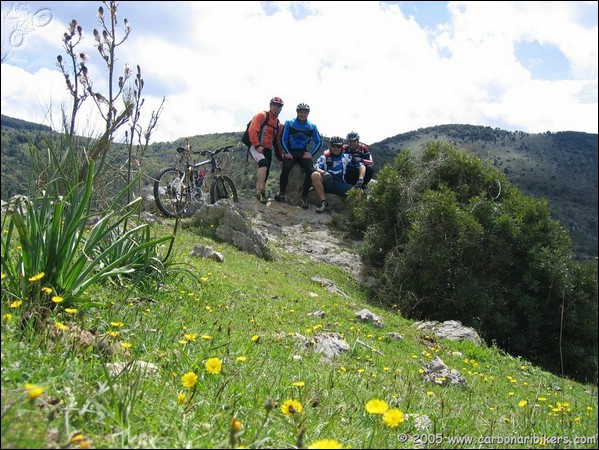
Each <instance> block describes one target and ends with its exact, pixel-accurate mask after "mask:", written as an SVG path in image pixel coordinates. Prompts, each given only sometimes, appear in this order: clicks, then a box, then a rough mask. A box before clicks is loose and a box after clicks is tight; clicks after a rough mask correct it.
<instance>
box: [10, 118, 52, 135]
mask: <svg viewBox="0 0 599 450" xmlns="http://www.w3.org/2000/svg"><path fill="white" fill-rule="evenodd" d="M1 122H2V127H3V128H4V127H8V128H14V129H16V130H23V131H52V128H50V127H48V126H46V125H40V124H37V123H33V122H27V121H26V120H21V119H15V118H13V117H8V116H5V115H4V114H2V115H1Z"/></svg>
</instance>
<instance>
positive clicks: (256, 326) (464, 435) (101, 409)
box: [1, 227, 597, 448]
mask: <svg viewBox="0 0 599 450" xmlns="http://www.w3.org/2000/svg"><path fill="white" fill-rule="evenodd" d="M155 231H156V234H157V235H165V234H168V233H169V229H168V228H161V227H158V228H157V229H156V230H155ZM197 243H201V244H207V245H211V246H212V247H213V248H215V250H217V251H219V252H221V253H222V254H223V255H224V258H225V261H224V263H217V262H214V261H211V260H203V259H198V258H193V257H190V256H189V255H188V253H189V251H190V250H191V249H192V248H193V246H194V245H195V244H197ZM174 251H175V253H174V257H175V259H176V260H177V261H179V262H181V263H185V264H188V265H189V267H190V268H191V270H192V272H193V273H194V276H193V277H190V276H185V275H183V274H180V275H178V276H176V277H175V276H173V277H171V278H169V279H168V280H167V282H166V283H165V284H164V285H162V286H160V288H159V289H158V290H157V292H143V293H141V292H136V293H134V294H133V297H131V296H130V295H128V293H126V292H125V291H124V290H117V289H116V288H113V287H111V286H109V285H106V286H103V287H101V288H94V289H95V291H93V292H90V296H91V298H92V299H94V300H97V301H98V304H101V303H104V304H108V305H110V306H108V307H105V308H99V307H93V308H90V309H87V310H85V312H77V313H74V314H68V313H67V312H66V311H65V308H62V307H61V306H59V307H57V308H56V309H55V310H53V311H52V312H51V315H50V317H49V318H48V319H47V321H45V322H42V323H36V321H35V320H29V321H28V322H25V321H23V320H22V319H23V314H27V313H30V312H31V311H24V310H22V308H23V305H21V306H17V307H14V306H15V303H14V302H6V301H5V302H3V303H2V438H1V439H2V448H42V447H69V448H73V447H82V448H85V447H86V446H87V447H89V446H91V447H95V448H223V447H240V448H241V447H245V448H290V447H293V446H298V447H304V448H307V447H309V446H310V445H312V444H314V443H315V442H317V441H319V440H322V439H330V440H334V441H335V442H328V444H329V445H330V444H335V443H337V444H340V445H343V447H344V448H540V447H544V448H596V447H597V387H596V386H590V385H582V384H579V383H575V382H573V381H571V380H567V379H564V378H559V377H557V376H555V375H552V374H550V373H547V372H544V371H542V370H540V369H538V368H536V367H534V366H532V365H530V364H529V363H528V362H527V361H524V360H522V359H519V358H516V357H512V356H509V355H506V354H505V353H503V352H502V351H500V350H499V349H497V348H494V347H491V348H488V347H477V346H475V345H473V344H471V343H467V342H452V341H448V340H444V339H438V338H435V337H434V336H426V335H424V334H422V333H421V332H419V331H418V330H416V328H415V327H413V326H412V322H411V321H409V320H407V319H405V318H403V317H402V316H401V313H400V311H397V310H389V309H383V308H380V307H378V306H377V305H376V304H373V303H371V302H370V300H369V299H370V298H371V295H370V293H369V292H368V291H366V290H364V289H363V288H361V287H359V286H358V284H357V283H356V281H355V280H353V279H352V278H351V277H350V276H349V275H348V274H346V273H345V272H343V271H342V270H341V269H339V268H337V267H333V266H329V265H326V264H319V263H314V262H312V261H311V260H309V259H307V258H303V257H298V256H297V255H290V254H288V253H286V252H284V251H282V250H280V249H275V248H273V251H274V253H275V255H276V260H275V261H264V260H261V259H258V258H256V257H254V256H252V255H249V254H246V253H243V252H239V251H238V250H237V249H236V248H235V247H233V246H231V245H228V244H223V243H219V242H215V241H212V240H210V239H208V238H206V237H202V236H200V235H198V234H194V233H193V232H192V231H191V230H180V231H179V235H178V237H177V241H176V244H175V250H174ZM314 276H321V277H324V278H328V279H331V280H333V281H334V282H335V283H336V285H337V286H338V287H339V288H340V289H341V290H342V291H343V292H344V293H346V294H347V295H348V297H347V298H345V297H342V296H339V295H335V294H333V293H331V292H329V291H327V290H326V289H325V288H324V287H323V286H321V285H320V284H318V283H315V282H314V281H312V280H311V278H312V277H314ZM3 277H4V275H3ZM4 282H5V280H4V279H3V281H2V283H3V284H4ZM42 284H43V280H42ZM315 294H316V295H315ZM11 306H13V307H11ZM363 308H368V309H369V310H370V311H372V312H374V313H375V314H378V315H379V316H381V317H383V318H384V326H383V328H376V327H374V326H372V325H370V324H367V323H358V322H357V321H356V319H355V315H354V314H355V312H357V311H358V310H360V309H363ZM317 310H323V311H325V315H324V317H321V318H318V317H315V316H311V315H309V313H312V312H315V311H317ZM57 322H58V323H59V326H60V324H62V325H64V326H60V328H63V329H62V330H61V329H59V326H57V325H56V323H57ZM65 327H67V328H65ZM82 330H86V331H89V333H84V332H83V331H82ZM321 332H336V333H339V334H340V335H341V336H343V338H344V339H345V341H346V342H347V343H348V344H349V347H350V351H349V352H347V353H344V354H343V355H341V356H339V357H337V358H334V359H326V358H324V357H323V356H322V355H320V354H316V353H314V352H313V351H312V350H311V349H310V348H309V347H306V346H305V345H304V344H303V343H302V340H301V339H299V338H298V337H297V334H300V335H302V336H304V337H307V338H310V337H311V336H314V335H316V334H318V333H321ZM389 332H398V333H400V334H401V335H402V336H403V339H402V340H399V341H398V340H392V339H389V338H388V337H387V333H389ZM103 339H104V340H105V341H106V343H107V344H102V345H99V344H98V342H99V341H101V340H103ZM435 356H439V357H440V358H441V359H443V361H444V362H445V363H446V364H447V365H448V366H450V367H452V368H454V369H456V370H458V371H459V372H460V373H461V374H462V376H463V377H464V378H466V380H467V386H465V387H459V386H452V385H436V384H433V383H430V382H425V381H423V380H422V378H421V373H420V372H421V369H422V368H423V367H424V366H425V365H426V364H427V363H428V362H429V361H430V360H431V359H432V358H434V357H435ZM209 358H218V360H219V361H221V362H222V370H221V371H220V372H219V373H216V374H212V373H209V372H208V371H207V370H206V367H205V362H206V360H208V359H209ZM139 361H145V362H148V363H152V364H153V365H154V369H153V370H150V369H148V370H145V371H144V370H141V369H139V366H137V365H135V362H139ZM115 362H123V363H129V365H128V366H126V368H125V370H124V371H123V372H122V373H121V374H119V375H111V374H110V370H109V367H110V366H108V365H107V364H111V363H115ZM190 372H193V373H195V374H196V375H197V384H195V386H194V387H184V386H183V385H182V377H183V376H184V375H185V374H188V373H190ZM27 383H29V384H33V385H36V386H39V387H42V388H43V392H42V393H41V395H39V396H37V397H36V395H35V394H37V392H35V391H29V394H31V396H32V397H35V398H29V396H28V391H27V390H26V389H25V388H24V386H25V384H27ZM373 399H380V400H384V401H385V402H386V403H387V405H388V406H389V408H398V409H399V410H401V412H402V413H403V414H404V417H405V419H406V420H405V421H404V422H402V423H400V424H399V425H398V426H397V427H389V426H387V425H386V423H385V422H384V421H383V420H382V418H381V416H380V415H374V414H370V413H369V412H367V410H366V408H365V405H366V403H367V402H368V401H370V400H373ZM178 400H179V401H178ZM288 400H296V401H297V402H299V404H300V405H301V407H302V408H301V409H302V410H301V412H299V413H296V414H292V415H290V416H289V415H285V414H284V413H283V411H282V406H284V405H285V402H286V401H288ZM295 405H296V406H297V403H295ZM417 416H420V418H419V419H417ZM425 416H426V417H425ZM426 418H428V420H426ZM234 419H235V421H234ZM236 421H238V422H236ZM404 437H406V438H407V441H406V442H402V441H403V439H404ZM459 439H462V440H461V441H460V440H459ZM463 439H472V441H471V442H470V443H468V442H467V441H465V440H463ZM543 439H544V440H543ZM580 439H583V441H581V440H580ZM479 440H480V442H479ZM323 444H326V442H325V443H323V442H320V445H323Z"/></svg>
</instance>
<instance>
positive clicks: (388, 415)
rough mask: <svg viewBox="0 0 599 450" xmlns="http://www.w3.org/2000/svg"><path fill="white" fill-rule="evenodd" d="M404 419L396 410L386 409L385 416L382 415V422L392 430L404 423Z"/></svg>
mask: <svg viewBox="0 0 599 450" xmlns="http://www.w3.org/2000/svg"><path fill="white" fill-rule="evenodd" d="M405 420H406V419H405V417H404V415H403V413H402V412H401V411H400V410H399V409H398V408H391V409H388V410H387V411H386V412H385V414H383V422H385V425H387V426H388V427H390V428H394V427H396V426H398V425H399V424H400V423H402V422H404V421H405Z"/></svg>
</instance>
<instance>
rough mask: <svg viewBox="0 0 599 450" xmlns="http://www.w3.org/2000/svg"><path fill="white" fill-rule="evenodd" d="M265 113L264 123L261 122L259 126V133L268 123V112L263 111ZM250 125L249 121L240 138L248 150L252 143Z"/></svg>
mask: <svg viewBox="0 0 599 450" xmlns="http://www.w3.org/2000/svg"><path fill="white" fill-rule="evenodd" d="M265 112H266V117H265V119H264V122H262V125H261V126H260V131H262V128H264V127H265V126H266V124H267V123H268V119H270V114H269V112H268V111H265ZM251 123H252V121H251V120H250V121H249V122H248V124H247V125H246V127H245V131H244V133H243V136H241V142H243V143H244V144H245V145H247V147H248V150H249V148H250V147H251V146H252V143H251V141H250V124H251Z"/></svg>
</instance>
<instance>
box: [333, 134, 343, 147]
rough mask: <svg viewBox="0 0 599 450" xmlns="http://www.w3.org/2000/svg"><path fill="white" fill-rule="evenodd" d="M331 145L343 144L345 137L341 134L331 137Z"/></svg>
mask: <svg viewBox="0 0 599 450" xmlns="http://www.w3.org/2000/svg"><path fill="white" fill-rule="evenodd" d="M331 145H339V146H341V145H343V138H342V137H340V136H333V137H332V138H331Z"/></svg>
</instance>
